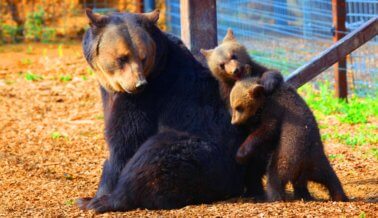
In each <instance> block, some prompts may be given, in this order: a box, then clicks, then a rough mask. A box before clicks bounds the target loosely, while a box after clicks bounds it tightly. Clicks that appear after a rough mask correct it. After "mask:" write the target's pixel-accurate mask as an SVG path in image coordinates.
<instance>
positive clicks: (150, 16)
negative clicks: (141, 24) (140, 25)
mask: <svg viewBox="0 0 378 218" xmlns="http://www.w3.org/2000/svg"><path fill="white" fill-rule="evenodd" d="M142 15H143V16H144V17H146V18H147V20H149V21H151V22H152V23H155V24H156V23H157V21H158V20H159V16H160V11H159V10H158V9H155V10H153V11H151V12H148V13H143V14H142Z"/></svg>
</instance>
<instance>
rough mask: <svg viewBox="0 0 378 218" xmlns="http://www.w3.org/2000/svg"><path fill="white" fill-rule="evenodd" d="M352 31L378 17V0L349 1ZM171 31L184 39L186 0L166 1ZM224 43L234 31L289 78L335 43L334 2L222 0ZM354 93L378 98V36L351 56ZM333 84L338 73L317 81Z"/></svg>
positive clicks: (220, 32) (220, 34) (350, 80)
mask: <svg viewBox="0 0 378 218" xmlns="http://www.w3.org/2000/svg"><path fill="white" fill-rule="evenodd" d="M346 3H347V5H346V7H347V20H346V27H347V32H350V31H352V30H354V29H355V28H357V27H359V26H360V25H361V24H363V23H364V22H365V21H367V20H369V19H370V18H371V17H373V16H377V15H378V0H365V1H362V0H347V1H346ZM166 13H167V14H166V21H167V29H168V31H170V32H172V33H174V34H176V35H178V36H180V1H179V0H166ZM217 19H218V40H222V38H223V37H224V35H225V33H226V30H227V29H228V28H229V27H230V28H232V29H233V30H234V33H235V35H236V37H237V38H238V39H239V40H240V42H241V43H243V44H244V45H245V46H246V47H247V48H248V50H249V52H250V54H251V56H252V57H253V58H254V59H255V60H256V61H259V62H261V63H264V64H265V65H267V66H269V67H272V68H276V69H279V70H281V71H282V72H283V73H284V74H285V75H288V74H289V73H290V72H292V71H294V70H295V69H296V68H298V67H299V66H301V65H302V64H304V63H306V62H307V61H309V60H310V59H312V58H313V57H314V56H315V55H316V54H317V53H319V52H321V51H323V50H324V49H326V48H327V47H329V46H330V45H331V44H332V43H333V42H332V36H333V28H332V5H331V0H265V1H260V0H217ZM347 61H348V65H347V66H348V69H347V74H348V75H347V77H348V85H349V90H350V91H353V92H355V93H357V94H360V95H365V94H370V95H375V96H376V95H377V90H378V89H377V88H378V37H375V38H374V39H373V40H371V41H370V42H369V43H367V44H365V45H364V46H362V47H361V48H359V49H357V50H356V51H354V52H353V53H352V54H351V55H349V56H348V57H347ZM319 80H321V81H324V80H327V81H329V82H330V83H333V74H332V69H329V70H328V71H327V72H326V73H323V74H322V75H321V76H320V77H319V78H317V81H319Z"/></svg>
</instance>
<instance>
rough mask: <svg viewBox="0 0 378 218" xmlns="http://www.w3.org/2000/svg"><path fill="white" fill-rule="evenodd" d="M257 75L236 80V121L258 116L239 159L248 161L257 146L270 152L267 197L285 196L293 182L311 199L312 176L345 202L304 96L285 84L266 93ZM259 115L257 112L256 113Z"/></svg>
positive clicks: (301, 195)
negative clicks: (264, 93) (286, 190)
mask: <svg viewBox="0 0 378 218" xmlns="http://www.w3.org/2000/svg"><path fill="white" fill-rule="evenodd" d="M258 82H259V81H258V80H257V79H249V78H247V79H244V80H242V81H238V82H236V84H235V86H234V87H233V89H232V91H231V96H230V99H231V102H230V103H231V108H232V111H233V118H232V122H233V123H235V124H247V125H248V122H250V121H249V120H250V119H251V118H256V117H257V118H258V120H259V123H260V125H259V126H258V127H257V128H256V125H253V128H254V129H253V130H251V134H250V136H249V137H248V138H247V139H246V141H245V142H244V143H243V144H242V145H241V146H240V148H239V150H238V153H237V160H238V161H239V162H240V163H247V162H248V160H249V159H250V158H251V157H252V156H254V155H259V154H258V153H257V154H256V150H261V149H259V147H260V148H261V147H264V146H271V147H265V149H266V150H268V151H269V152H271V153H272V156H271V159H270V163H269V166H268V171H267V174H268V188H267V191H268V193H267V194H268V199H269V200H271V201H274V200H284V199H285V196H284V194H285V185H286V183H287V182H291V183H292V184H293V186H294V191H295V195H296V197H298V198H303V199H311V195H310V193H309V191H308V189H307V182H308V181H309V180H311V181H314V182H318V183H320V184H323V185H324V186H326V187H327V189H328V190H329V193H330V195H331V198H332V200H335V201H347V200H348V198H347V197H346V195H345V193H344V191H343V188H342V186H341V184H340V181H339V179H338V178H337V176H336V174H335V172H334V171H333V169H332V167H331V165H330V163H329V161H328V159H327V157H326V155H325V153H324V150H323V144H322V141H321V139H320V133H319V129H318V126H317V123H316V120H315V118H314V116H313V114H312V112H311V110H310V109H309V108H308V106H307V105H306V103H305V102H304V100H303V99H302V98H301V97H300V96H299V95H298V94H297V92H296V91H295V90H294V89H293V88H291V87H290V86H288V85H286V84H284V85H282V86H281V87H280V88H278V89H277V90H276V91H275V92H274V93H273V94H272V95H270V96H266V97H264V95H263V94H261V93H262V92H261V87H262V86H260V85H259V84H258ZM257 112H258V113H259V114H256V113H257Z"/></svg>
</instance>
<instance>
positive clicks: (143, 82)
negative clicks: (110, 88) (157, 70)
mask: <svg viewBox="0 0 378 218" xmlns="http://www.w3.org/2000/svg"><path fill="white" fill-rule="evenodd" d="M147 84H148V83H147V81H146V80H139V81H138V82H137V84H136V85H135V88H136V89H137V90H138V91H141V90H143V89H144V88H145V87H146V86H147Z"/></svg>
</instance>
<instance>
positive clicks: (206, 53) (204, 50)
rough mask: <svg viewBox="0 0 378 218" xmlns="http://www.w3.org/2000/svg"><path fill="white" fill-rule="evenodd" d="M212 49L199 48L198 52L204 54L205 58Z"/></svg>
mask: <svg viewBox="0 0 378 218" xmlns="http://www.w3.org/2000/svg"><path fill="white" fill-rule="evenodd" d="M213 51H214V49H209V50H206V49H203V48H201V50H200V52H201V54H202V55H203V56H205V58H206V59H207V58H209V57H210V55H211V53H213Z"/></svg>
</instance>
